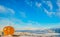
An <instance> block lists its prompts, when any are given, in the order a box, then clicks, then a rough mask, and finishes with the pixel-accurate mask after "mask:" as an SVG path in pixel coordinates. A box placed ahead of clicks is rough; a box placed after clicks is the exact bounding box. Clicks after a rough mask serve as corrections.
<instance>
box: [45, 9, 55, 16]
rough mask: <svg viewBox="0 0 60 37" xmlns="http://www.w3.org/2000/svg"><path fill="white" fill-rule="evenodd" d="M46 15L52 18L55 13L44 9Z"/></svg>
mask: <svg viewBox="0 0 60 37" xmlns="http://www.w3.org/2000/svg"><path fill="white" fill-rule="evenodd" d="M44 11H45V13H46V14H47V15H48V16H49V17H52V15H55V12H49V11H48V10H46V9H44Z"/></svg>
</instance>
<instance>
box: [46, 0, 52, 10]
mask: <svg viewBox="0 0 60 37" xmlns="http://www.w3.org/2000/svg"><path fill="white" fill-rule="evenodd" d="M46 4H48V6H49V7H50V10H52V9H53V5H52V3H51V1H46Z"/></svg>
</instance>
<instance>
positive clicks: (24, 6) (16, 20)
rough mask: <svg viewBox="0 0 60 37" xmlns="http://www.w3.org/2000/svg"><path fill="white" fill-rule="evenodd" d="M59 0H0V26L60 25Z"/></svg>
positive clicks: (28, 27)
mask: <svg viewBox="0 0 60 37" xmlns="http://www.w3.org/2000/svg"><path fill="white" fill-rule="evenodd" d="M59 4H60V0H0V25H1V26H0V28H3V27H4V26H9V25H10V26H13V27H14V28H15V29H20V28H21V29H39V28H54V27H60V5H59Z"/></svg>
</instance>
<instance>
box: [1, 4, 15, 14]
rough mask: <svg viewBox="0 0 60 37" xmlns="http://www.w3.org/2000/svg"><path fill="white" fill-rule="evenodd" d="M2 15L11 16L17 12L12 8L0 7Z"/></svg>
mask: <svg viewBox="0 0 60 37" xmlns="http://www.w3.org/2000/svg"><path fill="white" fill-rule="evenodd" d="M0 13H3V14H6V13H10V14H14V13H15V11H14V10H13V9H11V8H7V7H5V6H2V5H0Z"/></svg>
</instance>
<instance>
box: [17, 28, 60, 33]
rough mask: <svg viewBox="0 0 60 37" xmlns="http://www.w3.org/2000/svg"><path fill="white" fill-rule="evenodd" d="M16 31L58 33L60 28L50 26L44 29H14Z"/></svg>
mask: <svg viewBox="0 0 60 37" xmlns="http://www.w3.org/2000/svg"><path fill="white" fill-rule="evenodd" d="M16 32H29V33H37V34H43V33H51V32H52V33H53V32H54V33H60V28H51V29H45V30H16Z"/></svg>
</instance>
